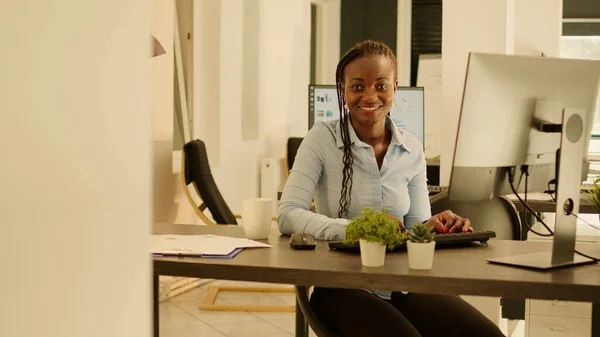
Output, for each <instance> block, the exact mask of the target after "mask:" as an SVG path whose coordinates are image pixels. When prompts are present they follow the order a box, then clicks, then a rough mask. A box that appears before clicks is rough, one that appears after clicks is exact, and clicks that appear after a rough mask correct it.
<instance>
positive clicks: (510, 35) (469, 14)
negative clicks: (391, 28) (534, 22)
mask: <svg viewBox="0 0 600 337" xmlns="http://www.w3.org/2000/svg"><path fill="white" fill-rule="evenodd" d="M442 41H443V44H442V81H443V82H442V125H443V127H442V135H441V136H442V137H441V138H442V146H441V153H440V185H442V186H448V183H449V181H450V168H451V166H452V158H453V156H454V145H455V143H456V133H457V128H458V117H459V113H460V104H461V99H462V93H463V88H464V83H465V72H466V69H467V60H468V56H469V52H487V53H500V54H512V53H513V46H514V0H486V1H481V0H445V1H444V2H443V25H442Z"/></svg>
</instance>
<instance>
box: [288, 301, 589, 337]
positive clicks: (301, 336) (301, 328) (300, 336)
mask: <svg viewBox="0 0 600 337" xmlns="http://www.w3.org/2000/svg"><path fill="white" fill-rule="evenodd" d="M296 337H308V323H307V322H306V319H305V318H304V314H303V313H302V309H300V305H299V304H298V300H296ZM594 337H595V336H594Z"/></svg>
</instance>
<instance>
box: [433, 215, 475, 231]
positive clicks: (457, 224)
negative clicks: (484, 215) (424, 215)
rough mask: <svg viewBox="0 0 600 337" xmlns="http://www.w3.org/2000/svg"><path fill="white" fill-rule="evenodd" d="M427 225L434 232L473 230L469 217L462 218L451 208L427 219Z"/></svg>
mask: <svg viewBox="0 0 600 337" xmlns="http://www.w3.org/2000/svg"><path fill="white" fill-rule="evenodd" d="M427 226H428V227H430V228H432V229H433V232H435V233H439V234H445V233H460V232H472V231H473V228H471V221H470V220H469V219H466V218H462V217H460V216H458V215H456V214H454V213H453V212H452V211H449V210H446V211H443V212H442V213H438V214H436V215H434V216H432V217H431V219H429V220H428V221H427Z"/></svg>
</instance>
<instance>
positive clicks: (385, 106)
mask: <svg viewBox="0 0 600 337" xmlns="http://www.w3.org/2000/svg"><path fill="white" fill-rule="evenodd" d="M395 77H396V76H395V72H394V65H393V64H392V61H390V59H388V58H387V57H384V56H380V55H376V56H365V57H361V58H357V59H355V60H353V61H351V62H350V63H348V64H347V65H346V68H345V69H344V78H343V82H342V92H343V93H344V98H345V99H346V104H347V105H348V110H350V113H351V114H352V120H353V121H356V122H358V123H359V124H361V125H364V126H371V125H374V124H376V123H378V122H380V121H381V120H383V119H384V118H385V116H386V115H387V113H388V112H389V111H390V110H391V108H392V104H393V102H394V95H395V93H396V87H397V86H398V81H396V79H395Z"/></svg>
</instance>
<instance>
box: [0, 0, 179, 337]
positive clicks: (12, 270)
mask: <svg viewBox="0 0 600 337" xmlns="http://www.w3.org/2000/svg"><path fill="white" fill-rule="evenodd" d="M151 6H152V3H151V2H148V1H145V0H131V1H127V5H124V3H123V1H120V0H105V1H93V2H90V1H87V2H83V1H76V0H71V1H68V0H63V1H31V0H22V1H2V2H0V22H1V23H0V26H1V29H0V41H2V52H1V54H2V57H1V58H0V59H1V61H0V74H2V75H1V79H0V153H1V154H2V164H1V165H0V219H1V220H0V222H1V225H0V226H1V228H2V233H1V235H0V266H2V277H0V289H2V290H3V296H2V304H1V305H0V336H19V337H37V336H46V337H79V336H86V337H104V336H117V335H118V336H150V335H151V327H152V322H151V317H152V316H151V312H152V310H151V275H152V273H151V268H150V267H151V266H150V258H149V254H148V240H149V233H150V225H151V221H152V211H151V193H152V188H151V181H152V175H151V170H152V167H151V162H152V158H151V156H152V151H151V136H152V113H151V110H150V102H151V98H150V89H151V87H150V79H151V77H150V73H149V71H150V56H151V48H150V46H151V43H150V42H151V35H150V32H151V29H150V8H151ZM165 49H168V46H165Z"/></svg>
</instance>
